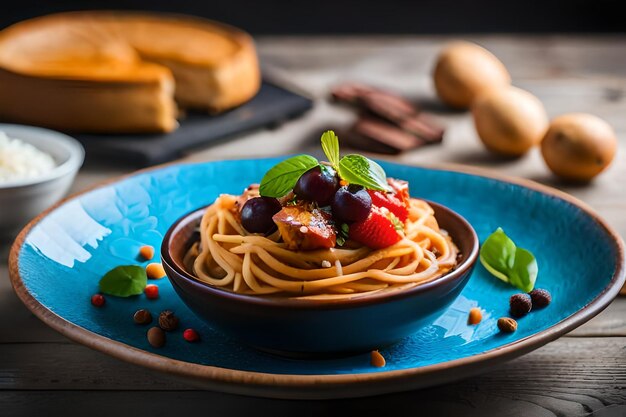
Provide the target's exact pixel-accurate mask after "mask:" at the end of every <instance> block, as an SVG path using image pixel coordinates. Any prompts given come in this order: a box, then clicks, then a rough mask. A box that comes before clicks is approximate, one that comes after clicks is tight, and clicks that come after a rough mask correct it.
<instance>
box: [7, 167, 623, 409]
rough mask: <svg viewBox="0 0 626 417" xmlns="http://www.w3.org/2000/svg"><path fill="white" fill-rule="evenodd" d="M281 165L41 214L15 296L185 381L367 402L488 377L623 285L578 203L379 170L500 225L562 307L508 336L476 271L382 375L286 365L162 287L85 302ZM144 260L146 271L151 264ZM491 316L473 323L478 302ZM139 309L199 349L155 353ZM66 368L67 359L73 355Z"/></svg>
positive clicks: (103, 191)
mask: <svg viewBox="0 0 626 417" xmlns="http://www.w3.org/2000/svg"><path fill="white" fill-rule="evenodd" d="M276 162H277V159H263V160H245V161H222V162H209V163H203V164H193V165H171V166H166V167H161V168H157V169H152V170H148V171H143V172H139V173H137V174H135V175H131V176H129V177H125V178H123V179H121V180H119V181H116V182H113V183H109V184H106V185H104V186H101V187H98V188H95V189H93V190H90V191H88V192H85V193H83V194H80V195H77V196H75V197H72V198H70V199H68V200H66V201H65V202H63V203H62V204H60V205H59V206H57V207H56V208H54V209H52V210H50V211H48V212H47V213H44V214H43V215H42V216H40V217H39V218H37V219H35V220H34V221H33V222H32V223H31V224H30V225H29V226H28V227H27V228H26V229H25V230H24V231H23V232H22V234H21V235H20V236H19V237H18V239H17V241H16V243H15V245H14V247H13V250H12V254H11V259H10V270H11V279H12V282H13V285H14V287H15V290H16V292H17V293H18V295H19V296H20V298H21V299H22V301H23V302H24V303H25V304H26V306H27V307H28V308H30V309H31V310H32V311H33V312H34V313H35V314H36V315H37V316H39V317H40V318H41V319H42V320H43V321H45V322H46V323H47V324H49V325H50V326H52V327H53V328H55V329H57V330H59V331H60V332H61V333H63V334H65V335H66V336H68V337H70V338H72V339H74V340H76V341H78V342H80V343H83V344H86V345H88V346H90V347H93V348H95V349H98V350H101V351H104V352H106V353H109V354H111V355H113V356H115V357H118V358H121V359H124V360H127V361H129V362H133V363H136V364H140V365H143V366H147V367H150V368H152V369H156V370H160V371H164V372H168V373H170V374H175V375H177V376H179V377H185V378H187V379H189V380H192V381H194V382H195V383H199V384H203V385H204V386H208V387H211V388H213V389H216V390H222V391H228V392H236V393H243V394H253V395H262V396H273V397H284V398H329V397H347V396H362V395H370V394H376V393H384V392H391V391H396V390H407V389H411V388H417V387H424V386H428V385H434V384H438V383H442V382H445V381H450V380H453V379H459V378H462V377H464V376H467V375H470V374H475V373H478V372H482V371H484V370H486V369H487V368H488V367H489V366H491V365H493V364H495V363H499V362H502V361H504V360H508V359H511V358H513V357H516V356H519V355H522V354H524V353H526V352H529V351H531V350H532V349H535V348H537V347H539V346H542V345H544V344H545V343H548V342H550V341H551V340H554V339H556V338H557V337H559V336H560V335H562V334H564V333H565V332H567V331H570V330H572V329H573V328H575V327H577V326H579V325H580V324H582V323H584V322H585V321H587V320H589V319H590V318H591V317H593V316H594V315H595V314H597V313H598V312H600V311H601V310H602V309H603V308H604V307H606V305H607V304H608V303H609V302H610V301H611V300H612V299H613V298H614V297H615V296H616V295H617V293H618V291H619V288H620V287H621V286H622V284H623V282H624V248H623V243H622V240H621V238H620V237H618V235H617V234H616V233H615V232H613V231H612V229H610V228H609V227H608V226H607V225H606V224H605V223H604V222H603V221H602V220H601V219H600V218H598V216H597V215H595V214H594V213H593V212H592V211H591V210H590V209H589V208H587V207H586V206H585V205H583V204H582V203H580V202H578V201H576V200H575V199H573V198H572V197H569V196H567V195H566V194H564V193H561V192H558V191H556V190H553V189H550V188H547V187H544V186H541V185H538V184H535V183H532V182H528V181H523V182H522V181H512V180H509V181H507V180H503V179H497V178H495V177H493V176H488V175H485V174H484V173H483V174H472V173H468V172H458V171H454V170H449V169H427V168H418V167H410V166H402V165H395V164H390V163H382V165H383V167H384V168H385V170H386V171H387V173H388V175H390V176H393V177H396V178H403V179H406V180H408V181H409V182H410V184H411V195H413V196H417V197H421V198H427V199H430V200H433V201H436V202H439V203H441V204H444V205H446V206H448V207H450V208H451V209H453V210H455V211H456V212H458V213H459V214H461V215H462V216H464V217H465V218H466V219H467V220H469V222H470V223H471V224H472V225H473V226H474V228H475V229H476V232H477V233H478V236H479V238H480V240H481V242H482V241H483V240H484V239H485V238H486V237H487V236H488V235H489V234H490V233H491V232H492V231H493V230H495V229H496V228H497V227H503V228H504V230H505V231H506V232H507V234H508V235H509V236H511V237H512V238H513V239H514V240H515V241H516V243H518V244H519V246H521V247H524V248H528V249H530V250H531V251H533V252H534V253H535V255H536V256H537V261H538V264H539V269H540V272H539V277H538V280H537V286H538V287H540V288H546V289H548V290H549V291H550V292H551V293H552V295H553V302H552V304H550V306H548V307H547V308H545V309H543V310H539V311H535V312H531V314H529V315H528V316H526V317H524V318H522V319H520V320H519V328H518V330H517V331H516V332H515V333H513V334H502V333H499V332H498V330H497V326H496V321H497V319H498V318H499V317H501V316H506V315H508V298H509V296H510V295H511V294H514V293H515V292H516V290H515V289H514V288H512V287H510V286H508V285H506V284H504V283H502V282H500V281H499V280H497V279H495V278H494V277H492V276H491V275H489V274H488V273H487V272H486V271H485V269H484V268H483V267H482V266H481V265H479V266H477V268H476V270H475V272H474V274H473V276H472V277H471V279H470V281H469V283H468V285H467V286H466V287H465V289H464V290H463V292H462V295H461V296H460V297H459V298H458V299H457V301H456V302H455V303H454V304H453V305H452V306H451V307H450V308H449V309H448V310H447V312H446V313H445V314H444V315H443V316H441V317H440V318H439V319H437V320H436V321H435V322H434V324H433V325H431V326H429V327H427V328H424V329H422V330H421V331H419V332H416V333H415V334H413V335H411V336H410V337H407V338H406V339H404V340H403V341H401V342H400V343H398V344H397V345H395V346H392V347H390V348H387V349H385V350H383V351H382V354H383V355H384V356H385V358H386V359H387V366H386V367H384V368H373V367H372V366H370V360H369V355H368V354H363V355H358V356H353V357H347V358H341V359H332V360H291V359H283V358H280V357H275V356H270V355H268V354H264V353H260V352H257V351H255V350H253V349H251V348H248V347H246V346H243V345H241V344H238V343H237V342H235V341H233V340H231V339H229V338H227V337H225V336H224V335H222V334H220V333H218V332H216V331H214V330H213V329H212V328H211V327H210V326H208V325H207V324H206V323H204V322H203V321H201V320H200V319H198V318H197V317H196V316H194V314H193V313H192V312H191V311H190V310H189V309H188V308H187V307H186V306H185V305H184V304H183V303H182V301H181V300H180V299H179V298H178V297H177V295H176V293H175V292H174V290H173V289H172V287H171V285H170V283H169V282H168V280H166V279H162V280H159V281H156V283H157V284H158V285H159V288H160V294H161V296H160V298H159V299H157V300H148V299H146V298H145V296H143V295H141V296H137V297H131V298H128V299H121V298H116V297H107V304H106V306H105V307H103V308H94V307H93V306H92V305H91V304H90V297H91V295H92V294H94V293H96V292H98V281H99V279H100V278H101V276H102V275H103V274H104V273H105V272H106V271H108V270H109V269H111V268H112V267H114V266H117V265H121V264H130V263H139V264H141V263H142V262H141V261H140V260H138V259H136V254H137V252H138V249H139V247H140V246H141V245H145V244H149V245H152V246H154V247H155V248H158V247H159V246H160V243H161V239H162V237H163V235H164V233H165V231H166V230H167V229H168V227H169V226H170V225H171V224H172V223H173V222H174V221H175V220H177V219H178V218H179V217H180V216H182V215H184V214H186V213H188V212H190V211H191V210H193V209H195V208H198V207H201V206H204V205H206V204H209V203H211V202H212V201H213V200H214V199H215V198H216V197H217V196H218V195H219V194H220V193H233V194H236V193H239V192H241V190H242V189H243V188H244V187H245V186H247V185H248V184H249V183H251V182H255V181H258V180H259V179H260V178H261V177H262V175H263V174H264V173H265V171H267V169H268V168H269V167H271V166H272V165H273V164H275V163H276ZM144 264H145V263H144ZM473 306H480V307H481V308H482V309H483V310H484V315H483V320H482V322H481V323H480V324H478V325H477V326H468V325H467V314H468V311H469V309H470V308H471V307H473ZM139 308H148V309H150V310H151V311H152V312H153V313H155V314H158V312H159V311H161V310H165V309H170V310H174V311H175V312H176V314H177V315H178V316H179V317H180V318H181V322H182V325H181V328H187V327H193V328H195V329H197V330H198V331H199V332H200V334H201V336H202V341H201V342H200V343H193V344H192V343H187V342H185V341H184V340H183V338H182V334H181V333H182V329H181V330H178V331H176V332H174V333H170V334H168V341H167V344H166V346H165V347H163V348H160V349H155V348H152V347H151V346H150V345H149V344H148V342H147V340H146V328H145V327H142V326H139V325H136V324H134V323H133V320H132V315H133V313H134V312H135V311H136V310H137V309H139ZM68 360H71V358H68Z"/></svg>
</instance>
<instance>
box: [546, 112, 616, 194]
mask: <svg viewBox="0 0 626 417" xmlns="http://www.w3.org/2000/svg"><path fill="white" fill-rule="evenodd" d="M616 151H617V137H616V136H615V131H614V130H613V128H612V127H611V126H610V125H609V124H608V123H607V122H605V121H604V120H602V119H600V118H599V117H596V116H594V115H591V114H587V113H570V114H564V115H562V116H559V117H557V118H555V119H554V120H552V122H551V123H550V127H549V129H548V131H547V132H546V135H545V137H544V138H543V140H542V142H541V154H542V155H543V159H544V160H545V162H546V164H547V165H548V168H550V170H551V171H552V172H553V173H554V174H555V175H557V176H559V177H561V178H563V179H566V180H569V181H578V182H585V181H589V180H591V179H592V178H594V177H595V176H596V175H598V174H599V173H600V172H602V171H603V170H604V169H605V168H606V167H607V166H609V164H610V163H611V161H612V160H613V158H614V157H615V152H616Z"/></svg>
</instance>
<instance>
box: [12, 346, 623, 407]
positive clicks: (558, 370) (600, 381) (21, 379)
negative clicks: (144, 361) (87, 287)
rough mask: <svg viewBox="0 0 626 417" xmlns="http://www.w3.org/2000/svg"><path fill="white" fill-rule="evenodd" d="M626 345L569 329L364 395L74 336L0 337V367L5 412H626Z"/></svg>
mask: <svg viewBox="0 0 626 417" xmlns="http://www.w3.org/2000/svg"><path fill="white" fill-rule="evenodd" d="M22 349H24V347H22ZM625 350H626V338H623V337H620V338H584V339H579V338H568V337H566V338H562V339H560V340H558V341H556V342H554V343H552V344H549V345H547V346H546V347H544V348H542V349H539V350H538V351H536V352H533V353H531V354H529V355H527V356H525V357H523V358H519V359H516V360H514V361H512V362H510V363H508V364H507V365H506V366H503V367H500V368H498V369H495V370H493V371H491V372H488V373H486V374H484V375H482V376H478V377H474V378H470V379H467V380H465V381H462V382H458V383H455V384H449V385H444V386H440V387H435V388H430V389H427V390H421V391H411V392H406V393H398V394H390V395H384V396H378V397H370V398H363V399H359V400H329V401H285V400H282V401H281V400H269V399H259V398H252V397H241V396H234V395H228V394H220V393H214V392H210V391H198V390H193V389H189V387H187V386H185V385H183V384H179V383H177V382H175V381H171V380H169V379H167V378H165V377H163V376H161V375H153V374H151V373H149V372H148V371H146V370H142V369H138V368H135V367H130V366H128V365H126V364H124V363H121V362H119V361H116V360H114V359H111V358H108V357H103V356H102V355H101V354H99V353H96V352H93V351H90V350H88V349H86V348H84V347H82V346H77V345H73V344H64V345H55V344H39V345H31V346H29V347H28V348H27V349H24V350H23V353H22V354H21V355H17V354H16V353H12V354H10V355H9V356H7V355H6V354H7V353H9V351H10V347H9V346H7V345H5V346H0V369H3V370H5V371H4V373H3V375H2V378H0V409H2V410H3V412H8V413H9V414H3V415H19V412H20V411H23V410H24V407H26V406H28V407H29V408H28V410H29V412H30V413H32V414H31V415H43V414H42V413H45V414H46V415H56V411H57V410H59V411H60V410H62V409H63V407H65V406H66V405H67V403H68V402H71V404H72V408H71V409H70V410H66V411H67V412H69V414H65V415H66V416H73V415H82V414H81V413H84V412H85V411H86V410H89V407H91V406H93V404H98V405H99V407H98V414H99V415H112V413H115V414H120V413H121V414H122V415H134V414H135V412H140V414H141V415H152V414H154V415H161V414H160V413H159V410H163V409H166V408H167V407H168V405H172V404H175V411H176V413H177V414H178V413H180V415H185V414H184V413H186V412H191V411H192V410H200V409H207V410H210V411H211V415H225V414H224V413H228V415H245V414H246V413H250V410H257V412H256V413H255V414H256V415H268V416H269V415H284V414H285V413H289V414H290V415H343V416H345V415H360V414H365V415H396V414H398V415H417V414H419V415H464V416H489V415H494V416H496V415H497V416H502V415H524V416H549V415H559V416H586V415H589V413H591V412H598V411H600V410H604V412H609V411H611V410H613V411H611V412H614V413H618V412H622V413H623V412H624V410H625V408H624V407H620V406H623V405H624V404H626V390H625V389H624V387H626V363H625V362H624V351H625ZM18 356H19V357H18ZM68 357H69V358H72V360H71V361H67V358H68ZM68 365H69V366H68ZM13 368H19V369H20V374H19V375H14V374H11V369H13ZM17 390H20V391H17ZM22 390H25V391H22ZM26 399H28V403H26ZM100 407H103V408H100ZM12 412H15V414H12ZM48 413H50V414H48ZM100 413H102V414H100ZM381 413H382V414H381ZM607 415H620V414H619V413H618V414H607ZM622 415H623V414H622Z"/></svg>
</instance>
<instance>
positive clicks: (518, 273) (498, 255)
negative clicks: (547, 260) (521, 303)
mask: <svg viewBox="0 0 626 417" xmlns="http://www.w3.org/2000/svg"><path fill="white" fill-rule="evenodd" d="M480 263H481V264H482V265H483V266H484V267H485V269H486V270H487V271H489V272H490V273H491V274H492V275H493V276H495V277H496V278H498V279H501V280H502V281H504V282H507V283H509V284H511V285H513V286H515V287H517V288H519V289H521V290H522V291H524V292H530V291H532V289H533V288H534V286H535V281H536V279H537V272H538V267H537V260H536V259H535V257H534V256H533V254H532V253H531V252H529V251H527V250H526V249H522V248H518V247H517V246H516V245H515V243H514V242H513V241H512V240H511V239H510V238H509V237H508V236H507V235H506V234H505V233H504V231H503V230H502V228H500V227H499V228H498V229H497V230H496V231H495V232H493V233H492V234H491V235H490V236H489V237H488V238H487V239H486V240H485V241H484V242H483V244H482V246H481V248H480Z"/></svg>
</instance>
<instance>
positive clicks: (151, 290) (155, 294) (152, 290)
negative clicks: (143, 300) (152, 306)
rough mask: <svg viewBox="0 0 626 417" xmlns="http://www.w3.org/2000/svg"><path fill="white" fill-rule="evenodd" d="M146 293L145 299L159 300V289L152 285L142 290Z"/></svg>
mask: <svg viewBox="0 0 626 417" xmlns="http://www.w3.org/2000/svg"><path fill="white" fill-rule="evenodd" d="M143 292H144V293H146V297H147V298H149V299H151V300H154V299H155V298H159V287H157V286H156V285H154V284H150V285H146V289H145V290H143Z"/></svg>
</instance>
